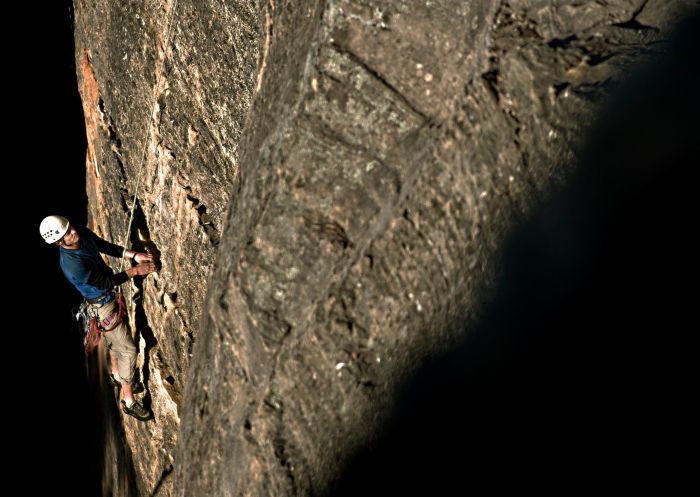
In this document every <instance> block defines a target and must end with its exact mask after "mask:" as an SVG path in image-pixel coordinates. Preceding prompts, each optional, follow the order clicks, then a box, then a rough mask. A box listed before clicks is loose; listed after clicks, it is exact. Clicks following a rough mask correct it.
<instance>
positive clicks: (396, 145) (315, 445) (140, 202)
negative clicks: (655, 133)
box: [75, 0, 696, 496]
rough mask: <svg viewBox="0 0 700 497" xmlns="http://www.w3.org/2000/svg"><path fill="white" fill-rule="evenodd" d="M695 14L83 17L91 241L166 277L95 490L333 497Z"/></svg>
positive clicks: (257, 11)
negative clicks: (152, 264)
mask: <svg viewBox="0 0 700 497" xmlns="http://www.w3.org/2000/svg"><path fill="white" fill-rule="evenodd" d="M695 4H696V2H694V1H685V2H684V1H680V0H678V1H672V2H669V1H667V0H609V1H607V2H599V1H593V0H591V1H585V0H584V1H576V2H573V1H561V2H542V1H536V0H531V1H529V0H522V1H517V2H516V1H487V0H482V1H472V2H464V1H456V0H444V1H437V2H424V1H413V0H403V1H391V2H389V1H380V0H363V1H346V0H330V1H327V2H321V1H313V0H309V1H303V2H297V3H295V4H290V3H280V2H276V1H274V0H270V1H269V2H246V1H237V2H233V1H227V2H208V1H197V2H194V1H191V0H173V1H172V2H166V3H157V2H156V3H154V2H146V3H141V2H136V3H128V4H123V3H121V2H108V1H106V0H94V1H90V2H88V1H85V0H76V1H75V40H76V66H77V67H78V80H79V86H80V92H81V95H82V98H83V106H84V111H85V119H86V127H87V134H88V152H87V161H86V166H87V185H88V196H89V215H90V219H91V224H92V227H93V229H95V231H96V232H97V233H99V234H101V235H102V236H104V237H105V238H107V239H112V240H114V241H116V242H118V243H123V242H124V237H125V236H126V231H127V224H128V221H129V209H130V208H131V206H132V203H133V202H134V198H135V199H136V200H135V201H136V204H137V206H136V207H137V208H136V216H135V219H134V225H133V233H132V236H131V243H132V244H133V245H134V246H136V247H137V248H143V249H149V250H152V251H154V252H156V253H158V254H159V255H160V260H161V262H162V269H161V270H160V271H159V273H158V274H157V275H154V276H151V277H149V278H147V279H146V280H145V281H143V282H138V283H137V284H134V285H133V286H132V287H131V289H130V290H129V291H128V292H127V293H128V295H129V297H130V299H129V300H130V301H129V307H130V317H131V323H132V324H133V325H135V326H134V328H135V332H136V338H137V340H138V341H139V343H140V349H141V355H140V361H141V366H142V370H143V371H142V375H143V377H144V380H145V381H146V384H147V387H148V394H147V396H146V400H147V402H148V403H150V404H151V405H152V408H153V411H154V413H155V418H156V419H155V422H151V423H146V424H143V423H138V422H136V421H134V420H132V419H130V418H129V419H121V418H120V417H119V416H115V418H114V419H115V423H114V424H113V425H112V426H113V428H110V429H111V430H113V432H114V433H113V436H111V437H108V438H109V439H111V440H112V442H111V444H110V448H109V449H108V450H107V452H108V453H109V454H111V455H110V456H109V458H110V459H111V461H110V464H109V467H110V468H111V471H108V472H107V473H106V478H105V492H113V494H114V495H151V494H152V493H154V492H156V491H157V492H158V495H177V496H193V495H209V494H210V495H239V494H240V495H261V496H262V495H309V494H319V493H323V492H324V491H327V490H329V489H332V488H333V481H334V480H335V479H337V477H338V473H339V471H340V470H341V469H342V467H343V464H344V463H345V462H346V459H347V458H348V457H349V455H350V454H351V453H352V451H354V450H356V449H358V448H360V447H362V446H364V445H365V444H367V443H369V442H370V441H371V440H372V439H373V437H374V436H375V435H376V431H377V430H378V429H379V428H380V427H381V423H382V420H383V419H384V418H385V416H386V415H387V412H388V410H389V409H390V407H391V402H392V394H393V393H394V392H395V391H396V389H397V387H398V386H400V385H401V384H402V383H403V382H405V381H406V380H408V379H409V378H410V375H411V373H412V372H413V371H414V370H415V369H416V367H417V366H418V365H419V364H420V363H421V362H422V361H424V360H426V359H427V358H429V357H431V356H433V355H435V354H438V353H440V352H441V351H444V350H446V349H447V348H449V347H450V346H451V345H452V344H454V343H455V340H457V339H458V338H459V337H460V336H461V335H462V334H463V333H464V330H465V325H466V324H468V323H470V322H473V320H474V319H475V318H477V317H478V314H479V311H480V310H481V307H482V302H483V300H484V299H485V298H487V296H488V291H489V286H490V284H489V282H490V281H492V279H493V274H494V271H495V270H496V268H495V267H494V260H495V257H496V255H497V250H498V248H499V246H500V245H501V243H502V242H503V240H504V239H505V237H506V236H507V235H508V233H509V231H510V229H511V228H512V227H513V226H514V225H515V224H516V223H517V222H518V221H519V220H521V219H523V218H524V217H525V216H526V215H527V214H528V213H529V212H531V210H532V208H533V207H534V206H536V205H538V204H539V203H540V202H541V201H542V200H543V199H544V198H546V197H547V196H548V195H549V193H550V192H551V191H552V189H553V188H556V187H557V186H558V185H561V184H562V183H563V182H564V181H565V180H566V179H567V177H568V175H569V173H570V169H571V167H572V166H573V164H574V162H575V159H576V156H577V153H578V151H579V150H580V146H581V140H582V137H583V133H584V131H585V130H586V128H587V126H588V125H589V124H590V123H591V122H592V120H593V119H594V117H595V115H596V113H597V112H598V111H599V110H600V108H601V106H602V105H604V98H605V96H606V94H607V92H608V91H609V90H610V88H611V87H613V86H614V85H615V84H616V83H617V82H618V81H619V80H620V77H621V75H622V74H623V73H624V72H625V71H626V70H627V69H628V68H629V67H631V64H632V63H634V62H636V61H638V60H639V59H640V58H641V57H642V56H643V54H644V53H645V52H647V51H649V50H651V49H652V48H653V47H655V46H659V42H660V41H662V40H664V39H665V38H666V37H667V36H668V35H669V33H670V29H671V28H672V26H673V25H674V22H675V20H676V19H677V18H678V17H680V16H682V15H683V14H684V13H685V12H687V11H688V9H689V8H691V7H693V6H694V5H695ZM142 158H143V159H142ZM466 328H467V329H468V326H466ZM117 446H119V447H117ZM108 469H109V468H108ZM125 473H128V474H126V475H125Z"/></svg>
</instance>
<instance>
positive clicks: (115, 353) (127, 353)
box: [90, 299, 137, 383]
mask: <svg viewBox="0 0 700 497" xmlns="http://www.w3.org/2000/svg"><path fill="white" fill-rule="evenodd" d="M90 305H91V306H92V308H93V309H95V310H97V316H98V319H99V320H100V322H102V321H104V320H105V319H107V318H108V317H109V315H110V314H112V313H114V312H115V311H118V310H119V309H118V306H117V299H112V300H111V301H110V302H107V303H106V304H104V305H98V304H90ZM102 340H104V342H105V346H106V347H107V350H109V355H110V357H112V358H116V359H117V364H118V365H119V377H120V378H121V379H122V380H123V381H125V382H127V383H131V382H132V380H133V379H134V369H135V367H136V353H137V350H136V346H135V345H134V340H133V339H132V338H131V332H130V331H129V327H128V326H127V324H126V315H125V316H123V318H122V322H121V323H119V324H118V325H117V327H116V328H114V329H113V330H111V331H108V332H106V333H102Z"/></svg>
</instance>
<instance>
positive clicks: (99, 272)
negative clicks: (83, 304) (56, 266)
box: [59, 227, 128, 300]
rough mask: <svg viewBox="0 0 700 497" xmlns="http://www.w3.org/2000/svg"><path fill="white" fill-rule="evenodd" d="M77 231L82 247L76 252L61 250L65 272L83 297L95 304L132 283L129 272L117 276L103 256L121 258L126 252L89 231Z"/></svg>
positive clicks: (79, 229)
mask: <svg viewBox="0 0 700 497" xmlns="http://www.w3.org/2000/svg"><path fill="white" fill-rule="evenodd" d="M75 229H76V231H77V232H78V234H79V235H80V247H79V248H78V249H75V250H68V249H65V248H63V247H59V248H60V253H61V259H60V263H61V269H62V270H63V274H65V275H66V278H68V281H70V282H71V283H72V284H73V285H74V286H75V288H77V289H78V291H79V292H80V293H81V294H82V295H83V297H85V298H86V299H88V300H94V299H96V298H98V297H100V296H102V295H105V293H106V292H107V291H108V290H111V289H112V288H113V287H115V286H117V285H121V284H122V283H124V282H125V281H126V280H127V279H128V277H127V276H126V273H125V272H122V273H119V274H116V275H115V274H114V273H113V272H112V270H111V269H110V267H109V266H108V265H107V264H105V261H104V259H102V256H101V255H100V252H102V253H105V254H107V255H113V256H115V257H120V256H121V250H122V249H121V247H119V246H117V245H113V244H111V243H109V242H107V241H105V240H102V239H101V238H99V237H98V236H97V235H96V234H94V233H93V232H92V231H90V230H89V229H87V228H84V227H76V228H75Z"/></svg>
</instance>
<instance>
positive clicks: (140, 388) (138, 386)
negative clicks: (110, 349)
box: [109, 374, 146, 394]
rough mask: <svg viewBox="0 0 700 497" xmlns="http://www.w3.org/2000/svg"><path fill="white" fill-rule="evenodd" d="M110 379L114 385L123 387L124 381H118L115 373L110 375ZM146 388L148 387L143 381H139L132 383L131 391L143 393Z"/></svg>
mask: <svg viewBox="0 0 700 497" xmlns="http://www.w3.org/2000/svg"><path fill="white" fill-rule="evenodd" d="M109 380H110V381H111V382H112V385H114V386H115V387H117V388H119V389H121V387H122V382H121V381H117V379H116V378H115V377H114V375H113V374H110V375H109ZM145 390H146V389H145V388H144V387H143V383H141V382H140V381H137V382H136V383H132V384H131V393H133V394H137V393H143V392H144V391H145Z"/></svg>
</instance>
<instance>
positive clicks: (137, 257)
mask: <svg viewBox="0 0 700 497" xmlns="http://www.w3.org/2000/svg"><path fill="white" fill-rule="evenodd" d="M154 261H155V258H154V257H153V254H147V253H144V252H136V254H134V262H136V263H137V264H139V263H142V262H154ZM151 272H152V271H151Z"/></svg>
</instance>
